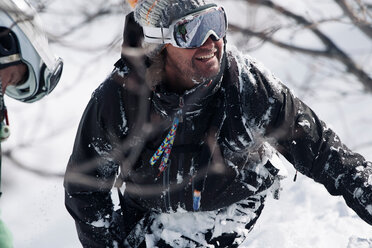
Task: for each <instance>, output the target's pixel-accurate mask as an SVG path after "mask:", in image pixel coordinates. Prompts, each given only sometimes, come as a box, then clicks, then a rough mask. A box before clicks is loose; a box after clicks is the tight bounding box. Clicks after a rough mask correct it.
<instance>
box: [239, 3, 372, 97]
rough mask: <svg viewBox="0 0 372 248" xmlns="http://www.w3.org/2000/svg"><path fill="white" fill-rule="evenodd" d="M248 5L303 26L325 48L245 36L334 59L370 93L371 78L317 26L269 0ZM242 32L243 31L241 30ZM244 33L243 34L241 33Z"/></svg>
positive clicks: (371, 88)
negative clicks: (270, 10) (265, 8)
mask: <svg viewBox="0 0 372 248" xmlns="http://www.w3.org/2000/svg"><path fill="white" fill-rule="evenodd" d="M246 1H247V2H248V3H250V4H254V5H259V6H265V7H267V8H270V9H272V10H274V11H276V12H278V13H280V14H281V15H283V16H286V17H289V18H290V19H292V20H294V21H295V22H296V23H298V24H300V25H302V26H304V27H305V28H308V29H309V30H311V32H313V33H314V35H315V36H316V37H318V39H319V40H320V41H321V42H322V43H323V44H324V46H325V47H326V48H325V50H324V51H323V52H320V51H317V50H311V49H307V48H301V47H297V46H294V45H291V44H287V43H284V42H279V41H276V40H274V39H273V38H271V37H268V36H267V35H265V34H264V33H257V32H252V31H251V30H250V31H247V30H245V31H246V34H248V35H255V36H256V37H259V38H261V39H264V40H267V41H269V42H270V43H272V44H274V45H276V46H279V47H281V48H284V49H287V50H290V51H295V52H302V53H305V54H308V55H312V56H316V55H320V56H325V57H328V58H331V59H335V60H337V61H339V62H341V63H342V64H344V65H345V67H346V70H347V71H348V72H349V73H351V74H353V75H354V76H356V77H357V78H358V80H359V81H360V82H361V83H362V84H363V85H364V87H365V89H366V90H367V91H369V92H372V78H371V77H370V76H369V75H368V74H367V73H366V72H365V71H364V70H362V69H361V68H360V67H359V66H358V65H357V64H356V63H355V62H354V61H353V60H352V59H351V57H350V56H349V55H347V54H346V53H345V52H344V51H343V50H342V49H340V48H339V47H338V46H337V45H336V44H335V43H334V42H333V41H332V40H331V39H330V38H329V37H328V36H327V35H326V34H324V33H323V32H322V31H320V30H319V29H318V28H317V25H316V24H314V23H312V22H310V21H308V20H307V19H305V18H304V17H303V16H301V15H297V14H295V13H293V12H292V11H290V10H288V9H286V8H284V7H282V6H279V5H277V4H276V3H274V2H273V1H270V0H246ZM241 31H243V30H241ZM243 33H244V32H243Z"/></svg>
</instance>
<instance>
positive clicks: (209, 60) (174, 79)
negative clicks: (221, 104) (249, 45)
mask: <svg viewBox="0 0 372 248" xmlns="http://www.w3.org/2000/svg"><path fill="white" fill-rule="evenodd" d="M223 47H224V42H223V39H219V40H217V41H215V40H213V39H212V38H211V37H209V38H208V40H207V41H206V42H205V43H204V44H203V45H202V46H201V47H199V48H193V49H186V48H178V47H174V46H172V45H168V46H167V47H166V49H167V57H166V62H165V72H166V76H167V82H168V84H169V86H170V88H171V89H172V90H173V91H176V92H183V91H185V90H187V89H191V88H192V87H194V86H195V84H198V83H202V82H205V81H207V80H212V79H214V77H215V76H217V74H218V72H219V71H220V67H221V59H222V55H223Z"/></svg>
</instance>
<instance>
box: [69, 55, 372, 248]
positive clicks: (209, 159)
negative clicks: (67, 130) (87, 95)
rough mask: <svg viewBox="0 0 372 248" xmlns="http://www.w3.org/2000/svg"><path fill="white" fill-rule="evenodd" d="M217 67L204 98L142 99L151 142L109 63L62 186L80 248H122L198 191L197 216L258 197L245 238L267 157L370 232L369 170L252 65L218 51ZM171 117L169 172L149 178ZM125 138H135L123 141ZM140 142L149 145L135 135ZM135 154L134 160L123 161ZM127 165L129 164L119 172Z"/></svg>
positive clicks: (265, 185) (271, 170) (125, 73)
mask: <svg viewBox="0 0 372 248" xmlns="http://www.w3.org/2000/svg"><path fill="white" fill-rule="evenodd" d="M225 62H226V65H225V70H224V71H223V76H222V80H221V81H220V80H216V82H213V83H212V84H211V85H210V86H208V87H210V88H208V87H206V86H205V85H201V86H198V87H197V89H196V90H191V91H190V92H188V93H186V94H185V95H184V96H182V97H180V96H178V95H175V94H172V93H169V92H167V91H166V90H164V89H163V88H162V87H161V86H160V87H157V88H156V90H155V91H152V92H151V93H150V95H149V100H146V101H145V102H146V103H147V106H148V108H149V113H148V114H146V116H145V119H146V121H147V122H149V123H152V124H153V126H155V127H160V128H155V130H153V131H152V132H148V129H146V127H147V128H148V126H146V125H145V126H138V125H137V124H136V122H135V120H136V116H138V115H140V113H139V111H140V109H139V107H138V106H136V104H138V102H136V101H138V99H137V98H136V97H135V96H133V91H132V90H131V89H132V88H133V87H129V86H128V85H129V84H130V83H131V80H129V79H130V75H131V72H130V70H129V69H128V67H127V66H126V64H125V62H123V61H121V62H120V63H118V64H117V68H116V69H115V70H114V72H113V73H112V75H111V76H110V77H109V78H108V79H107V80H106V81H105V82H104V83H103V84H102V85H101V86H100V87H99V88H98V89H97V90H96V91H95V92H94V94H93V95H92V98H91V100H90V102H89V104H88V106H87V108H86V110H85V112H84V115H83V117H82V120H81V123H80V126H79V129H78V132H77V136H76V141H75V145H74V149H73V153H72V155H71V158H70V161H69V163H68V166H67V170H66V176H65V183H64V185H65V189H66V207H67V209H68V211H69V212H70V214H71V215H72V216H73V218H74V219H75V221H76V226H77V230H78V234H79V238H80V240H81V242H82V244H83V246H84V247H114V244H115V243H117V244H119V247H120V245H123V244H124V242H126V244H127V246H128V240H126V239H127V238H128V237H127V236H128V235H131V231H132V230H133V228H135V225H137V224H138V223H139V221H140V220H142V221H143V219H144V216H147V215H148V213H149V212H154V211H155V212H167V211H169V210H171V209H173V210H174V209H176V208H177V207H179V206H180V207H182V208H183V209H186V210H187V211H193V208H192V206H193V205H192V204H193V197H192V196H193V194H192V192H193V190H194V189H200V190H201V191H202V197H201V203H200V211H213V210H218V209H223V208H225V207H228V206H230V205H232V204H234V203H236V202H240V201H242V200H244V199H249V198H250V197H254V196H260V197H259V198H258V201H259V202H260V204H259V206H258V207H257V206H256V208H255V209H254V212H255V213H256V217H255V218H254V219H253V220H251V222H249V223H246V228H247V229H250V228H251V227H252V225H253V224H254V222H255V220H256V219H257V218H258V216H259V214H260V212H261V210H262V207H263V202H264V198H265V197H266V192H267V190H268V189H269V188H270V187H272V185H273V184H274V182H275V180H276V179H277V174H278V169H277V168H275V166H273V165H272V164H271V163H270V160H269V158H270V157H271V156H272V154H273V153H275V152H276V151H278V152H280V153H281V154H282V155H284V156H285V157H286V158H287V160H288V161H289V162H291V163H292V164H293V165H294V167H295V168H296V170H298V171H299V172H301V173H302V174H305V175H306V176H308V177H310V178H313V179H314V180H315V181H316V182H319V183H322V184H323V185H324V186H325V187H326V189H327V190H328V192H329V193H330V194H332V195H342V196H343V197H344V199H345V201H346V203H347V205H348V206H349V207H351V208H352V209H354V211H355V212H356V213H357V214H358V215H359V216H360V217H361V218H362V219H363V220H365V221H366V222H367V223H369V224H372V185H371V182H370V177H371V175H372V165H371V163H370V162H367V161H365V159H364V158H363V157H362V156H361V155H359V154H356V153H353V152H351V151H350V150H349V149H348V148H347V147H346V146H345V145H343V144H342V143H341V141H340V139H339V138H338V136H337V135H336V134H335V133H334V132H333V131H332V130H331V129H329V128H328V127H327V126H326V125H325V124H324V123H323V122H322V121H321V120H320V119H319V118H318V117H317V116H316V115H315V113H314V112H313V111H312V110H311V109H310V108H309V107H308V106H306V105H305V104H304V103H303V102H301V101H300V100H299V99H298V98H296V97H295V96H294V95H293V94H292V93H291V92H290V91H289V90H288V89H287V88H286V87H285V86H284V85H283V84H281V82H280V81H279V80H278V79H277V78H275V77H274V76H273V75H271V74H270V73H269V72H268V71H267V70H266V69H264V68H263V67H262V66H261V65H259V64H258V63H257V62H255V61H254V60H253V59H251V58H250V57H248V56H244V55H241V54H239V53H237V52H232V51H228V52H227V55H226V61H225ZM200 92H203V93H200ZM198 94H199V95H198ZM200 94H201V95H200ZM180 99H181V100H180ZM180 102H181V105H180ZM146 103H145V105H146ZM180 109H181V110H182V118H181V119H182V121H181V122H180V124H179V127H178V129H177V133H176V139H175V143H174V145H173V149H172V151H171V154H170V161H171V163H170V165H168V167H167V169H166V170H165V171H164V172H163V173H160V175H159V170H158V164H159V163H157V164H156V165H155V166H151V165H150V164H149V160H150V158H151V156H152V155H153V154H154V152H155V151H156V149H157V148H158V147H159V145H160V144H161V142H162V141H163V140H164V138H165V137H166V135H167V134H168V132H169V129H170V124H171V122H172V120H173V119H174V118H175V115H176V113H177V112H178V111H179V110H180ZM142 110H143V109H141V111H142ZM178 113H179V112H178ZM139 129H140V130H139ZM131 132H135V133H137V135H134V137H133V136H130V135H131ZM143 133H149V135H146V136H141V135H138V134H143ZM128 137H131V141H130V142H128V139H129V138H128ZM211 137H212V138H211ZM214 137H216V138H214ZM123 142H124V143H123ZM211 144H212V145H211ZM211 147H214V148H212V149H211ZM136 148H138V149H136ZM136 153H138V157H137V156H135V158H134V159H133V158H130V156H131V155H133V154H136ZM129 158H130V159H132V160H133V162H134V163H133V164H130V163H129V165H128V163H127V162H128V160H130V159H129ZM120 166H121V173H120V174H121V179H122V180H123V181H124V182H125V186H126V189H125V193H124V196H123V197H122V198H121V208H122V209H119V210H117V211H114V209H113V204H112V200H111V188H112V187H113V185H114V182H115V178H116V175H117V173H118V169H119V167H120ZM149 192H150V193H149ZM142 224H143V223H142ZM144 233H145V231H144ZM136 242H138V241H133V242H132V243H131V241H129V243H130V244H131V245H133V244H135V243H136Z"/></svg>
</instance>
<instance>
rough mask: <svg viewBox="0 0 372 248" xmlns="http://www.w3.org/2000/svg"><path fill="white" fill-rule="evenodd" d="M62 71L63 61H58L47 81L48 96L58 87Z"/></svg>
mask: <svg viewBox="0 0 372 248" xmlns="http://www.w3.org/2000/svg"><path fill="white" fill-rule="evenodd" d="M62 70H63V62H62V59H58V60H57V63H56V65H55V67H54V69H53V71H52V73H51V74H50V76H49V77H48V79H47V87H48V94H49V93H50V92H51V91H52V90H54V88H55V87H56V86H57V84H58V82H59V79H60V78H61V75H62Z"/></svg>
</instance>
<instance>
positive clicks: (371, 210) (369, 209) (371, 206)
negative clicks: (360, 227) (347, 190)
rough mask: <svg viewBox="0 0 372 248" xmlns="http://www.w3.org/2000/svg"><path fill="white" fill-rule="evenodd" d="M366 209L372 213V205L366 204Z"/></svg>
mask: <svg viewBox="0 0 372 248" xmlns="http://www.w3.org/2000/svg"><path fill="white" fill-rule="evenodd" d="M366 210H367V211H368V213H369V214H371V215H372V205H368V206H367V207H366Z"/></svg>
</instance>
